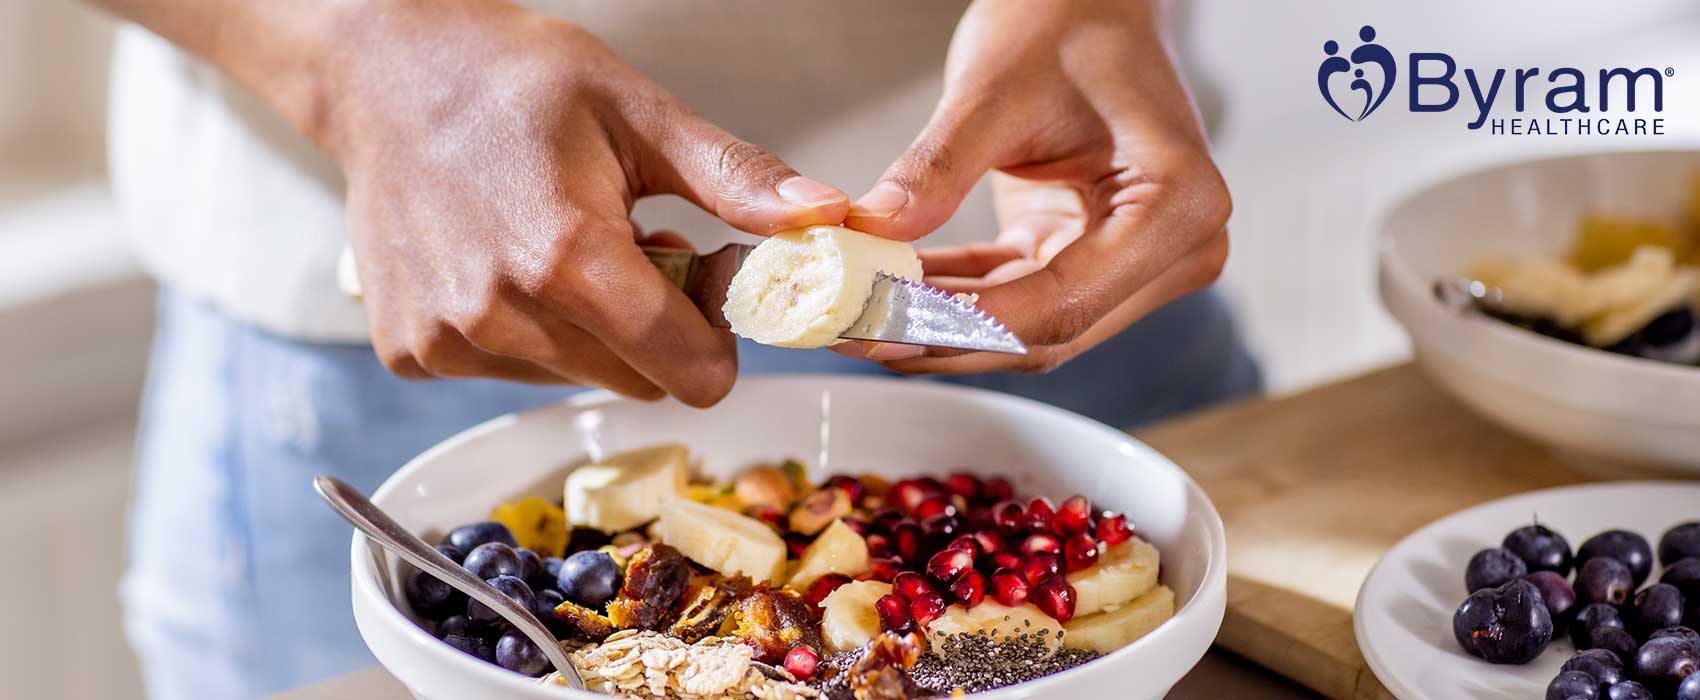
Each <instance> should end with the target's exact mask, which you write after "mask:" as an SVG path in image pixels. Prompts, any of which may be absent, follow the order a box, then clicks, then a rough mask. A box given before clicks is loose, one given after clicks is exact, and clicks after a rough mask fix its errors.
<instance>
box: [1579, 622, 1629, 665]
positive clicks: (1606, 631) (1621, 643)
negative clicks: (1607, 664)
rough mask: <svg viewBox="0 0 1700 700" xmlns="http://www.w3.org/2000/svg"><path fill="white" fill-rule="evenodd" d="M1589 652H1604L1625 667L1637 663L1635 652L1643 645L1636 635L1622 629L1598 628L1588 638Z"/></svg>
mask: <svg viewBox="0 0 1700 700" xmlns="http://www.w3.org/2000/svg"><path fill="white" fill-rule="evenodd" d="M1588 639H1589V642H1590V647H1592V648H1590V649H1589V651H1604V652H1609V653H1611V654H1612V655H1613V656H1616V657H1617V658H1618V660H1619V661H1622V662H1623V665H1624V666H1628V665H1629V664H1632V663H1635V652H1636V651H1638V650H1639V649H1640V648H1641V643H1640V642H1638V641H1635V635H1633V634H1630V633H1629V631H1628V630H1626V629H1623V628H1622V627H1596V628H1594V633H1593V634H1592V635H1590V636H1589V637H1588Z"/></svg>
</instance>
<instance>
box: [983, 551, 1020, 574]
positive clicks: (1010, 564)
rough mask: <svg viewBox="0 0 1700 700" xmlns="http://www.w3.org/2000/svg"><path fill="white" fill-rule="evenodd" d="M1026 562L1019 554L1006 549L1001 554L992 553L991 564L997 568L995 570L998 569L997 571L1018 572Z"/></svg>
mask: <svg viewBox="0 0 1700 700" xmlns="http://www.w3.org/2000/svg"><path fill="white" fill-rule="evenodd" d="M1026 561H1027V558H1026V557H1024V556H1021V553H1020V552H1016V551H1011V550H1008V549H1006V550H1004V551H1001V552H993V553H992V563H993V564H995V565H996V566H997V568H999V569H1015V570H1017V571H1020V570H1021V565H1022V564H1023V563H1025V562H1026Z"/></svg>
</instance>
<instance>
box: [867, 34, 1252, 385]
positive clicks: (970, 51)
mask: <svg viewBox="0 0 1700 700" xmlns="http://www.w3.org/2000/svg"><path fill="white" fill-rule="evenodd" d="M1156 23H1157V22H1156V17H1155V16H1154V10H1153V9H1152V7H1151V6H1150V4H1148V3H1147V2H1144V1H1133V0H1128V1H1124V2H1089V1H1082V2H1046V3H1032V2H1021V1H1019V0H977V1H976V2H975V3H974V4H973V5H972V6H971V7H970V8H969V9H968V12H967V14H966V15H965V16H964V17H963V19H962V22H961V23H960V24H959V25H958V27H957V30H956V36H955V38H954V39H953V40H952V42H951V46H950V54H949V57H948V59H947V62H946V71H945V90H944V97H943V99H942V100H941V101H940V103H939V106H938V109H937V110H936V111H935V112H934V113H933V117H932V120H931V122H930V123H928V124H927V126H926V128H925V129H924V130H923V131H922V132H921V134H920V136H919V137H918V138H917V139H916V140H915V142H914V144H913V145H911V146H910V147H909V150H908V151H907V152H906V153H904V154H903V155H902V156H901V157H900V158H899V159H898V160H897V162H896V163H894V164H893V165H892V166H891V167H890V168H889V169H888V170H887V171H886V173H885V175H884V176H882V177H881V179H880V182H879V183H878V184H876V185H875V186H874V187H873V189H872V190H870V191H869V192H868V193H867V194H865V195H863V196H862V197H861V198H860V199H859V200H857V202H856V204H855V205H854V206H853V207H852V208H851V210H850V215H849V218H848V220H847V224H846V225H848V226H850V227H852V228H856V229H859V230H862V231H867V232H869V233H874V234H877V235H881V236H886V237H890V238H898V239H904V240H912V239H916V238H919V237H921V236H924V235H926V234H927V233H929V232H931V231H932V230H933V229H935V228H937V227H938V226H939V225H940V224H943V223H944V222H945V221H946V220H947V219H949V218H950V216H951V214H953V213H954V212H955V211H956V208H957V206H958V205H959V204H961V202H962V199H963V198H964V197H965V196H967V194H968V191H969V190H970V189H971V188H972V187H973V186H974V184H975V183H976V182H978V181H979V180H980V178H981V177H982V176H983V175H985V174H986V173H987V172H988V171H991V170H997V171H999V172H1000V173H1001V174H1000V175H998V176H997V177H996V179H995V180H994V187H995V189H994V195H995V203H996V207H997V214H998V225H999V229H1000V230H999V233H998V235H997V238H996V241H995V242H994V243H991V244H977V245H970V246H962V247H953V248H945V249H936V250H927V251H923V252H922V263H923V266H924V268H925V269H926V272H927V275H928V281H929V282H931V283H934V284H936V285H940V286H944V287H946V288H949V289H951V290H953V291H972V292H977V293H978V294H979V295H980V301H979V305H980V307H981V308H983V309H985V310H986V311H987V312H988V313H991V314H992V315H993V316H996V317H997V318H998V319H999V320H1001V321H1003V322H1004V324H1005V325H1007V326H1008V327H1009V328H1010V329H1011V330H1013V331H1015V333H1016V334H1017V335H1018V336H1020V337H1021V338H1022V340H1024V341H1025V342H1026V343H1027V344H1028V347H1029V353H1028V354H1027V355H1026V356H1011V355H999V354H992V353H966V354H965V353H961V352H959V351H946V350H929V351H926V352H925V353H924V355H923V353H922V351H921V349H919V348H914V347H905V346H895V345H876V346H873V347H871V348H868V349H867V350H866V356H868V357H870V358H871V359H876V360H883V361H884V363H885V365H886V366H887V367H889V368H891V369H893V370H896V371H899V372H905V373H943V374H956V373H966V372H985V371H992V370H1005V369H1016V370H1026V371H1046V370H1049V369H1051V368H1054V367H1056V366H1058V365H1060V364H1062V363H1063V362H1065V361H1067V360H1068V359H1069V358H1071V357H1073V356H1075V355H1077V354H1079V353H1081V352H1084V351H1085V350H1087V349H1089V348H1091V347H1093V346H1094V345H1097V344H1098V343H1100V342H1103V341H1104V340H1105V339H1107V338H1109V337H1111V336H1113V335H1115V334H1116V333H1118V332H1120V331H1121V330H1122V329H1124V328H1126V327H1127V326H1128V324H1131V323H1133V322H1134V321H1135V320H1136V319H1138V318H1139V317H1141V316H1143V315H1145V314H1146V313H1149V312H1150V311H1151V310H1153V309H1156V308H1158V307H1160V306H1162V305H1163V304H1165V303H1168V302H1170V301H1173V300H1174V299H1177V298H1179V297H1181V296H1184V295H1185V294H1187V293H1189V292H1192V291H1195V290H1197V289H1200V288H1203V287H1205V286H1208V285H1209V284H1210V283H1211V282H1212V281H1214V280H1215V279H1216V277H1217V276H1218V275H1219V274H1220V272H1221V269H1222V266H1223V264H1224V263H1225V262H1226V259H1227V253H1228V238H1227V229H1226V228H1225V227H1226V223H1227V220H1228V214H1229V210H1230V207H1231V205H1230V203H1229V199H1228V192H1227V187H1226V185H1225V184H1224V183H1223V181H1222V177H1221V175H1220V173H1218V172H1217V170H1216V167H1215V165H1214V164H1213V163H1212V162H1211V160H1210V155H1209V150H1208V146H1207V144H1206V143H1205V139H1204V135H1203V132H1202V130H1201V129H1200V127H1199V125H1198V120H1197V117H1196V114H1195V113H1194V111H1193V107H1192V103H1191V102H1190V100H1189V99H1188V98H1187V95H1186V91H1185V89H1184V88H1183V87H1182V85H1181V83H1180V81H1179V79H1178V78H1177V77H1176V76H1175V72H1174V69H1173V67H1172V66H1171V65H1170V64H1169V60H1168V56H1167V54H1166V53H1165V51H1164V48H1163V46H1162V44H1161V42H1160V40H1159V37H1158V34H1157V30H1156V26H1155V25H1156ZM851 352H854V351H853V350H851Z"/></svg>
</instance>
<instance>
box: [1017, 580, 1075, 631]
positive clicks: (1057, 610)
mask: <svg viewBox="0 0 1700 700" xmlns="http://www.w3.org/2000/svg"><path fill="white" fill-rule="evenodd" d="M1028 598H1029V600H1031V601H1032V602H1033V606H1034V607H1036V608H1038V609H1039V611H1040V612H1043V613H1045V614H1046V615H1050V616H1051V617H1052V618H1053V619H1055V620H1056V621H1057V622H1068V621H1069V619H1070V618H1073V617H1074V586H1070V585H1068V579H1065V578H1063V577H1061V576H1052V577H1050V578H1048V579H1045V580H1044V581H1043V582H1041V583H1040V584H1039V585H1037V586H1034V587H1033V591H1032V593H1030V594H1029V596H1028Z"/></svg>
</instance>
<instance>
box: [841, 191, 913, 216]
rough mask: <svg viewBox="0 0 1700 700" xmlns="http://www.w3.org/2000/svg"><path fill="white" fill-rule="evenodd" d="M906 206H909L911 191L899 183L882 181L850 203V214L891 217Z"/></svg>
mask: <svg viewBox="0 0 1700 700" xmlns="http://www.w3.org/2000/svg"><path fill="white" fill-rule="evenodd" d="M906 206H909V193H908V192H907V191H905V190H904V189H903V188H901V187H898V186H897V185H894V184H892V183H889V182H882V183H880V184H877V185H874V188H873V189H871V190H868V193H867V194H864V195H862V198H861V199H858V200H856V203H855V204H852V205H850V215H851V216H867V217H872V218H875V219H889V218H891V217H893V216H896V215H897V212H900V211H903V208H904V207H906Z"/></svg>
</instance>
